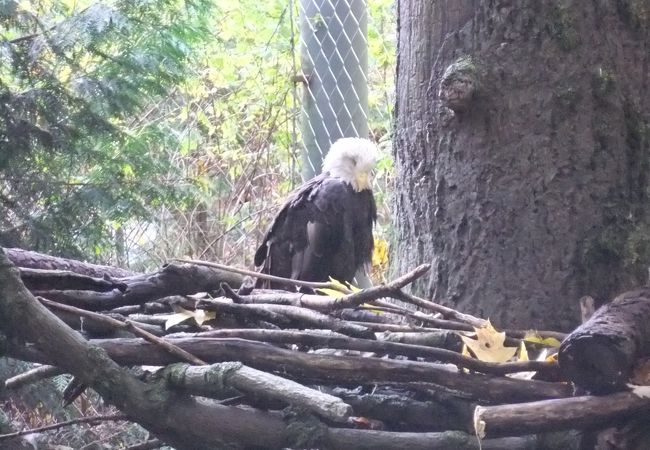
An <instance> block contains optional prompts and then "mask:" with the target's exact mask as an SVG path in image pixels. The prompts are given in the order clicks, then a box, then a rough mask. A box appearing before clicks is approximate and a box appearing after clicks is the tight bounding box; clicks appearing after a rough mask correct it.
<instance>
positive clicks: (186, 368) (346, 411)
mask: <svg viewBox="0 0 650 450" xmlns="http://www.w3.org/2000/svg"><path fill="white" fill-rule="evenodd" d="M166 378H167V380H168V381H169V382H170V383H171V384H172V385H174V386H177V387H179V388H182V389H186V390H189V391H190V392H196V393H198V394H199V395H203V394H206V393H217V394H218V393H220V392H221V391H223V388H224V387H225V388H228V387H231V388H235V389H237V390H239V391H241V392H245V393H249V394H254V395H258V396H261V397H263V398H270V399H277V400H281V401H283V402H285V403H286V404H287V405H295V406H299V407H303V408H306V409H308V410H309V411H312V412H314V413H316V414H318V415H319V416H321V417H324V418H326V419H329V420H332V421H334V422H345V420H346V419H347V418H348V417H349V416H350V415H351V414H352V407H351V406H350V405H347V404H345V403H344V402H343V401H342V400H341V399H340V398H338V397H334V396H333V395H329V394H325V393H322V392H319V391H316V390H314V389H310V388H308V387H305V386H303V385H301V384H298V383H296V382H295V381H291V380H287V379H286V378H282V377H279V376H276V375H272V374H269V373H266V372H262V371H260V370H256V369H253V368H251V367H247V366H244V365H243V364H240V363H222V364H212V365H209V366H200V367H196V366H190V365H188V364H175V365H173V366H169V367H168V368H167V369H166Z"/></svg>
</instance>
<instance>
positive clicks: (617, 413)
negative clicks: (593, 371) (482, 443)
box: [475, 392, 650, 438]
mask: <svg viewBox="0 0 650 450" xmlns="http://www.w3.org/2000/svg"><path fill="white" fill-rule="evenodd" d="M648 411H650V400H649V399H647V398H642V397H639V396H637V395H635V394H633V393H631V392H618V393H615V394H612V395H607V396H602V397H594V396H583V397H573V398H563V399H554V400H542V401H539V402H531V403H520V404H517V405H495V406H479V407H477V410H476V412H475V419H476V423H475V425H477V430H476V431H477V434H478V435H479V436H481V437H488V438H494V437H500V436H517V435H527V434H533V433H542V432H546V431H560V430H574V429H590V428H594V427H602V426H607V425H612V424H613V423H620V422H621V421H623V420H624V419H626V418H630V417H644V416H643V415H642V414H645V415H647V414H648Z"/></svg>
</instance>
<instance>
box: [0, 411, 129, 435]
mask: <svg viewBox="0 0 650 450" xmlns="http://www.w3.org/2000/svg"><path fill="white" fill-rule="evenodd" d="M126 420H129V418H128V417H127V416H126V415H124V414H111V415H101V416H91V417H79V418H77V419H72V420H66V421H65V422H59V423H54V424H52V425H46V426H43V427H38V428H31V429H29V430H22V431H16V432H15V433H7V434H0V441H5V440H8V439H13V438H16V437H19V436H25V435H27V434H34V433H43V432H44V431H51V430H58V429H60V428H65V427H69V426H71V425H78V424H80V423H91V424H94V423H97V422H106V421H112V422H123V421H126Z"/></svg>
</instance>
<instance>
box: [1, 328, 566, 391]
mask: <svg viewBox="0 0 650 450" xmlns="http://www.w3.org/2000/svg"><path fill="white" fill-rule="evenodd" d="M91 342H93V343H95V344H97V345H99V346H100V347H102V348H104V349H106V351H107V352H108V353H109V355H111V357H112V358H113V359H114V360H115V361H118V362H119V363H120V364H124V365H143V364H144V365H153V366H164V365H167V364H170V363H173V362H178V359H177V358H174V357H173V356H172V355H170V354H168V353H167V352H165V351H163V350H162V349H159V348H157V347H155V346H153V345H151V344H149V343H147V342H144V341H142V340H140V339H109V340H103V339H98V340H92V341H91ZM170 342H171V343H173V344H174V345H177V346H178V347H180V348H182V349H184V350H186V351H188V352H190V353H191V354H193V355H195V356H197V357H198V358H200V359H201V360H203V361H206V362H208V363H215V362H227V361H241V362H242V363H243V364H246V365H248V366H251V367H254V368H257V369H260V370H267V371H277V372H280V373H286V374H287V375H289V376H290V377H292V378H305V379H307V380H310V381H316V382H324V383H332V382H338V383H341V384H349V383H379V382H408V381H427V382H431V383H435V384H438V385H440V386H444V387H446V388H448V389H451V390H456V391H460V392H465V393H467V394H470V395H472V396H473V397H474V398H478V399H485V400H491V401H492V400H499V401H527V400H537V399H541V398H557V397H566V396H569V395H570V394H571V388H570V387H569V386H568V385H565V384H560V383H547V382H542V381H524V380H517V379H511V378H495V377H489V376H485V375H478V374H472V373H460V372H458V371H457V370H455V369H454V368H451V367H449V366H447V365H441V364H433V363H424V362H416V361H400V360H389V359H377V358H364V357H350V356H347V357H344V356H330V355H316V354H307V353H302V352H295V351H291V350H285V349H281V348H277V347H274V346H272V345H269V344H264V343H259V342H253V341H246V340H243V339H173V340H172V339H170ZM14 350H15V349H14ZM12 351H13V350H12ZM16 356H20V357H21V358H24V359H27V360H32V361H35V362H44V363H49V362H50V361H49V360H48V359H47V357H45V356H44V355H41V354H38V353H35V352H33V351H30V350H23V351H22V352H21V353H20V354H19V355H16Z"/></svg>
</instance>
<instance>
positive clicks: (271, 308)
mask: <svg viewBox="0 0 650 450" xmlns="http://www.w3.org/2000/svg"><path fill="white" fill-rule="evenodd" d="M199 307H201V308H204V309H207V310H211V311H217V312H224V311H227V312H234V311H238V312H242V311H243V312H246V313H248V314H249V315H256V316H260V315H261V316H262V317H264V315H265V314H266V315H267V317H266V319H265V320H268V321H270V322H271V323H276V322H275V321H274V320H273V319H271V318H270V317H271V316H270V315H269V314H273V315H279V316H280V317H282V318H284V323H281V324H282V325H287V324H288V323H291V322H297V323H298V324H299V326H301V327H303V328H324V329H329V330H332V331H336V332H338V333H342V334H346V335H350V336H355V337H365V338H369V339H374V337H375V336H374V334H373V333H372V332H371V331H370V330H368V329H367V328H366V327H363V326H360V325H356V324H352V323H349V322H346V321H344V320H340V319H336V318H334V317H330V316H328V315H325V314H321V313H319V312H316V311H310V310H308V309H306V308H299V307H297V306H289V305H261V304H256V305H237V304H232V303H229V302H225V301H223V300H218V299H215V300H202V301H201V302H200V303H199ZM263 312H264V313H265V314H264V313H263Z"/></svg>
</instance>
